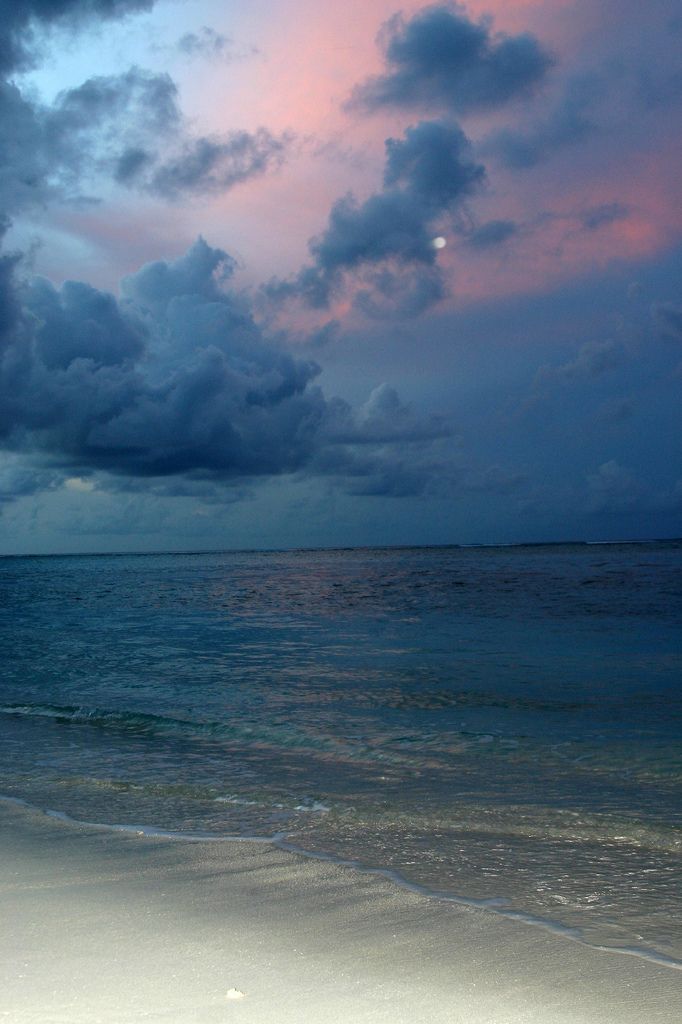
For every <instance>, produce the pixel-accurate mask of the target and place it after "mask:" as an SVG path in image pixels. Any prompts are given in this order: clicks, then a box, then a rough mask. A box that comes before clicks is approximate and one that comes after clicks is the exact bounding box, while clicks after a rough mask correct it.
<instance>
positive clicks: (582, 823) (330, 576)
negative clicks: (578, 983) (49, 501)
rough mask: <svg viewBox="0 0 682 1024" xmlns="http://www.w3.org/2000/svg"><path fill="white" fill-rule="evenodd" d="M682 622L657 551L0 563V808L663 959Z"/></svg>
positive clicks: (677, 896) (670, 556)
mask: <svg viewBox="0 0 682 1024" xmlns="http://www.w3.org/2000/svg"><path fill="white" fill-rule="evenodd" d="M681 622H682V545H680V544H675V543H660V544H637V545H603V546H602V545H594V546H588V545H561V546H541V547H515V548H487V549H486V548H483V549H481V548H477V549H473V548H472V549H459V548H421V549H401V550H344V551H325V552H309V551H307V552H306V551H299V552H265V553H263V552H260V553H258V552H249V553H225V554H194V555H148V556H88V557H64V558H58V557H53V558H6V559H0V654H1V656H2V658H1V662H0V664H1V665H2V676H1V684H0V685H1V690H0V705H1V707H0V710H1V711H2V712H3V713H2V714H0V792H1V793H4V794H6V795H9V796H14V797H19V798H23V799H26V800H28V801H30V802H31V803H33V804H36V805H38V806H40V807H43V808H52V809H57V810H59V811H62V812H65V813H66V814H68V815H69V816H71V817H74V818H77V819H80V820H86V821H97V822H106V823H117V824H122V823H128V824H145V825H151V826H156V827H158V828H162V829H171V830H180V831H183V832H187V833H189V834H192V833H197V832H204V833H205V832H209V833H215V834H216V835H237V834H239V835H258V836H262V835H271V834H273V833H274V832H282V833H284V834H286V836H287V837H288V838H289V839H290V841H291V842H293V843H294V844H295V845H297V846H299V847H301V848H303V849H306V850H309V851H317V852H327V853H331V854H335V855H337V856H339V857H342V858H346V859H356V860H359V861H361V862H363V863H364V864H367V865H374V866H383V867H390V868H393V869H395V870H397V871H398V872H400V873H401V874H402V875H403V876H405V877H406V878H407V879H409V880H410V881H412V882H416V883H418V884H420V885H423V886H425V887H427V888H429V889H434V890H438V891H445V892H449V893H453V894H457V895H461V896H466V897H474V898H479V899H491V900H497V901H499V905H500V907H504V906H506V907H507V908H508V909H510V910H519V911H522V912H525V913H527V914H531V915H533V916H535V917H541V918H547V919H550V920H552V921H556V922H559V923H560V924H563V925H565V926H567V927H574V928H579V929H581V932H582V934H583V936H584V937H585V939H586V940H587V941H591V942H595V943H597V944H606V945H610V946H614V945H615V946H623V947H636V948H638V949H644V950H647V949H648V950H655V951H658V952H659V953H662V954H663V955H665V956H670V957H674V958H682V924H681V922H682V884H681V882H682V873H681V871H680V854H681V852H682V799H681V796H680V780H681V778H682V742H681V736H682V728H681V720H682V715H681V712H682V671H681V670H682V652H681V644H680V641H681V638H682V631H681V629H680V626H681ZM505 901H506V902H505Z"/></svg>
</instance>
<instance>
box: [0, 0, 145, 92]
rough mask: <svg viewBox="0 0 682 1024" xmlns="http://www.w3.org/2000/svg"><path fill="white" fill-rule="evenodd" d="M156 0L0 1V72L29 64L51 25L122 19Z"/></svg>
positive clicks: (73, 24) (72, 24) (3, 72)
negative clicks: (40, 38) (38, 41)
mask: <svg viewBox="0 0 682 1024" xmlns="http://www.w3.org/2000/svg"><path fill="white" fill-rule="evenodd" d="M154 3H155V0H0V22H1V23H2V34H1V35H0V75H2V74H7V73H9V72H12V71H15V70H18V69H21V68H25V67H27V66H29V65H30V64H31V63H32V61H33V58H34V53H35V46H36V36H37V35H39V33H40V29H41V28H42V29H44V28H45V27H48V26H52V25H70V26H74V27H75V26H77V25H79V24H81V23H83V22H84V21H87V20H102V19H111V18H121V17H123V16H125V15H126V14H132V13H135V12H139V11H148V10H151V8H152V7H153V6H154Z"/></svg>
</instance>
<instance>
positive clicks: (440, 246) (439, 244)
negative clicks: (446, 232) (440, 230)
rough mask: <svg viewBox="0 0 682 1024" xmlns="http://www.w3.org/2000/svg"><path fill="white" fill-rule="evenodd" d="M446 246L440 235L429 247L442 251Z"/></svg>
mask: <svg viewBox="0 0 682 1024" xmlns="http://www.w3.org/2000/svg"><path fill="white" fill-rule="evenodd" d="M447 244H448V243H447V242H446V240H445V239H444V238H443V236H442V235H438V237H437V238H434V239H433V241H432V242H431V245H432V246H433V248H434V249H444V248H445V246H446V245H447Z"/></svg>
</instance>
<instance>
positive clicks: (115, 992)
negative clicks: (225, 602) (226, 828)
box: [0, 803, 682, 1024]
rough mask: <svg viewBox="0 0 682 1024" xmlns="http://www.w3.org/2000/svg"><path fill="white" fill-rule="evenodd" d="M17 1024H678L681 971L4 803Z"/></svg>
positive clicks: (3, 978)
mask: <svg viewBox="0 0 682 1024" xmlns="http://www.w3.org/2000/svg"><path fill="white" fill-rule="evenodd" d="M0 914H1V920H2V930H1V936H0V1019H6V1020H9V1021H12V1022H17V1024H24V1022H32V1024H81V1022H82V1024H85V1022H88V1024H95V1022H106V1024H110V1022H117V1024H125V1022H137V1021H167V1022H168V1021H170V1022H178V1024H181V1022H182V1024H185V1022H187V1024H193V1022H202V1024H203V1022H207V1024H208V1022H218V1021H240V1022H244V1024H265V1022H268V1024H273V1022H282V1024H294V1022H296V1024H301V1022H303V1021H311V1022H315V1024H325V1022H337V1021H338V1022H341V1021H343V1022H351V1024H354V1022H358V1024H364V1022H372V1024H374V1022H377V1024H378V1022H386V1024H388V1022H405V1024H407V1022H409V1024H419V1022H424V1024H426V1022H429V1024H434V1022H435V1024H439V1022H446V1021H447V1022H448V1024H460V1022H461V1024H483V1022H485V1024H522V1022H523V1024H526V1022H527V1024H569V1022H570V1024H629V1022H633V1024H634V1022H637V1024H659V1022H660V1024H663V1022H665V1024H668V1022H669V1024H673V1022H677V1020H679V1019H680V1016H681V1015H682V972H681V971H678V970H674V969H670V968H666V967H658V966H657V965H655V964H652V963H647V962H646V961H644V960H640V959H638V958H635V957H628V956H624V955H619V954H614V953H606V952H601V951H599V950H595V949H591V948H589V947H587V946H584V945H581V944H579V943H576V942H573V941H571V940H569V939H567V938H565V937H563V936H561V935H553V934H550V933H549V932H546V931H543V930H542V929H540V928H538V927H533V926H531V925H527V924H524V923H521V922H516V921H512V920H505V919H503V918H500V917H499V916H497V915H495V914H494V913H491V912H489V911H485V910H479V909H476V908H469V907H464V906H458V905H456V904H451V903H443V902H440V901H438V900H434V899H427V898H425V897H423V896H420V895H418V894H415V893H411V892H408V891H406V890H404V889H402V888H400V887H399V886H397V885H395V884H394V883H393V882H391V881H390V880H388V879H386V878H383V877H380V876H372V875H367V874H362V873H360V872H358V871H355V870H353V869H352V868H348V867H341V866H338V865H335V864H332V863H327V862H323V861H315V860H310V859H308V858H305V857H302V856H298V855H296V854H290V853H287V852H286V851H283V850H281V849H279V848H277V847H275V846H273V845H269V844H257V843H250V842H243V843H203V842H200V843H186V842H182V841H178V840H171V839H161V838H149V837H144V836H137V835H132V834H126V833H115V832H111V831H106V830H100V829H93V828H87V827H82V826H78V825H74V824H69V823H64V822H60V821H55V820H53V819H50V818H48V817H46V816H45V815H44V814H41V813H39V812H35V811H31V810H28V809H26V808H22V807H19V806H13V805H11V804H5V803H2V804H0Z"/></svg>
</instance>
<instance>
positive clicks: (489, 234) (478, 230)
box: [465, 220, 519, 249]
mask: <svg viewBox="0 0 682 1024" xmlns="http://www.w3.org/2000/svg"><path fill="white" fill-rule="evenodd" d="M518 231H519V226H518V224H515V223H514V221H513V220H489V221H487V223H485V224H480V225H479V226H478V227H475V228H473V230H471V231H468V232H467V233H466V235H465V237H466V242H467V245H470V246H471V247H472V248H474V249H491V248H493V247H494V246H496V245H502V244H503V243H504V242H507V241H509V239H510V238H513V237H514V235H516V234H518Z"/></svg>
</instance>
